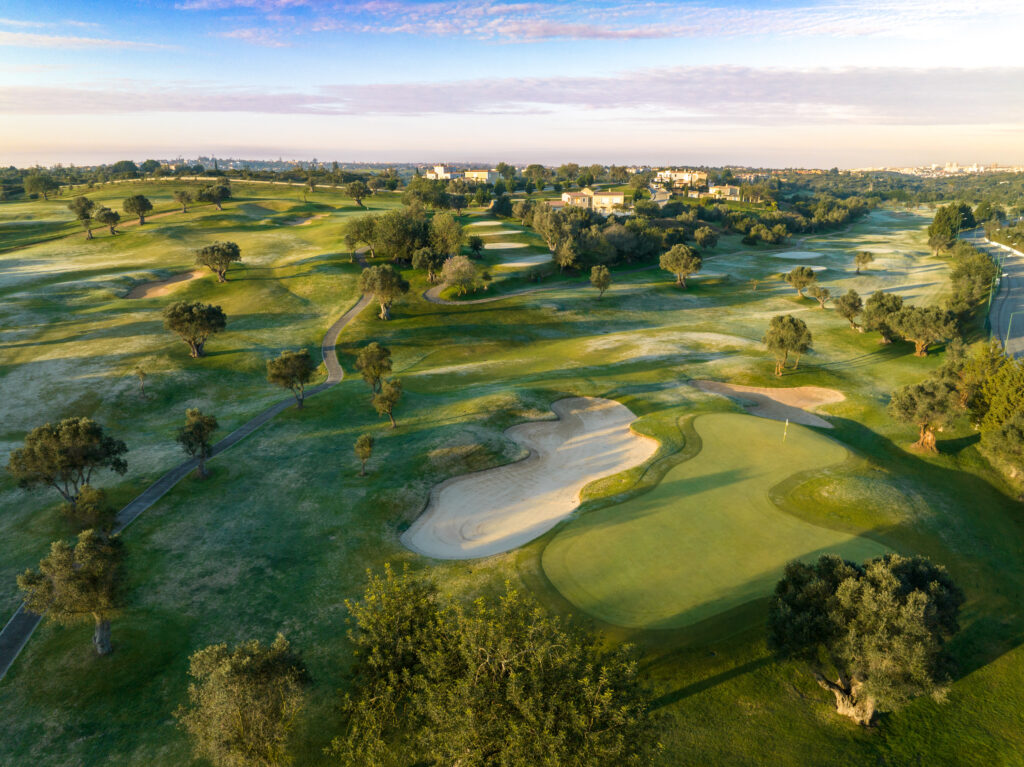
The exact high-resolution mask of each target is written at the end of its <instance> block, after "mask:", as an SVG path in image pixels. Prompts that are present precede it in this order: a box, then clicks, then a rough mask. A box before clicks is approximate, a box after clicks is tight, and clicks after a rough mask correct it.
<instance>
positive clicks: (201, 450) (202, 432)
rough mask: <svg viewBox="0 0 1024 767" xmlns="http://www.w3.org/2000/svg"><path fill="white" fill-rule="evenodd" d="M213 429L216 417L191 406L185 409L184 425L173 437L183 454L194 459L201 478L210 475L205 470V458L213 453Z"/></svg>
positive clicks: (215, 429) (215, 426)
mask: <svg viewBox="0 0 1024 767" xmlns="http://www.w3.org/2000/svg"><path fill="white" fill-rule="evenodd" d="M215 431H217V418H216V417H215V416H212V415H203V413H202V411H200V410H199V408H194V407H191V408H189V409H188V410H186V411H185V425H184V426H181V427H179V428H178V433H177V434H176V435H175V437H174V439H175V441H176V442H177V443H178V444H179V445H181V449H182V450H184V451H185V455H187V456H188V457H189V458H195V459H196V461H197V462H198V467H197V471H198V473H199V476H200V478H202V479H206V478H207V477H208V476H210V473H209V472H208V471H207V470H206V460H207V459H208V458H209V457H210V456H211V455H213V442H212V437H213V433H214V432H215Z"/></svg>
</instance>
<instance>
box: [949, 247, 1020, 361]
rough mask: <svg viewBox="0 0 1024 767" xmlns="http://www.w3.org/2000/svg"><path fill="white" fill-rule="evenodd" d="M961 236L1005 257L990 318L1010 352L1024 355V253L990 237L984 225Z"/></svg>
mask: <svg viewBox="0 0 1024 767" xmlns="http://www.w3.org/2000/svg"><path fill="white" fill-rule="evenodd" d="M961 237H962V238H963V239H964V240H966V241H967V242H969V243H971V244H972V245H974V246H975V247H976V248H978V249H979V250H981V251H984V252H986V253H988V254H989V255H990V256H991V257H992V258H993V259H994V260H995V261H996V263H999V261H1000V260H1002V263H1003V272H1002V278H1001V279H1000V280H999V288H998V289H997V290H996V293H995V295H993V296H992V306H991V307H990V308H989V313H988V319H989V322H990V323H991V326H992V335H993V336H994V337H995V338H998V339H999V343H1001V344H1002V345H1003V349H1004V350H1005V351H1006V353H1007V354H1008V355H1009V356H1010V357H1013V358H1015V359H1019V358H1021V357H1024V253H1021V252H1020V251H1018V250H1014V249H1013V248H1009V247H1007V246H1006V245H1000V244H999V243H997V242H990V241H989V240H986V239H985V234H984V232H983V231H981V230H980V229H975V230H972V231H970V232H965V233H964V234H962V235H961Z"/></svg>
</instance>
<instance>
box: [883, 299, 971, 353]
mask: <svg viewBox="0 0 1024 767" xmlns="http://www.w3.org/2000/svg"><path fill="white" fill-rule="evenodd" d="M887 323H888V325H889V327H890V328H892V330H893V331H895V332H896V333H898V334H899V335H900V336H902V337H903V338H905V339H907V340H908V341H913V342H914V356H915V357H926V356H927V355H928V347H929V346H930V345H932V344H934V343H938V342H939V341H948V340H949V339H951V338H953V337H954V336H955V335H956V332H957V324H956V317H955V316H954V315H953V313H952V312H950V311H947V310H944V309H940V308H939V307H937V306H904V307H903V308H902V309H900V310H899V311H898V312H896V313H894V314H893V315H892V316H891V317H889V319H888V320H887Z"/></svg>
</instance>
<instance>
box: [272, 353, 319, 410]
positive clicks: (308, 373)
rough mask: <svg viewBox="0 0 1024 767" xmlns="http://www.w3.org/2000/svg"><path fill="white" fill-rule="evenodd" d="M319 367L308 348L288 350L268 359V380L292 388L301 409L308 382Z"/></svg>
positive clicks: (282, 386)
mask: <svg viewBox="0 0 1024 767" xmlns="http://www.w3.org/2000/svg"><path fill="white" fill-rule="evenodd" d="M317 367H318V365H317V363H315V362H313V359H312V358H311V357H310V356H309V350H308V349H302V350H300V351H297V352H290V351H287V350H286V351H283V352H281V354H280V355H278V356H277V357H276V358H275V359H272V360H267V381H268V383H272V384H276V385H277V386H280V387H281V388H282V389H289V390H291V393H292V394H294V395H295V401H296V402H297V403H298V405H299V409H300V410H301V409H302V405H303V404H304V402H305V399H306V384H308V383H309V382H310V381H311V380H313V374H314V373H315V372H316V369H317Z"/></svg>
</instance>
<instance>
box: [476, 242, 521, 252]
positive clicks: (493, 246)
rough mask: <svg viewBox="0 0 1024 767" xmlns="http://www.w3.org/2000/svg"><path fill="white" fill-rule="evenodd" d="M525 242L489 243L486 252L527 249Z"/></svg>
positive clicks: (485, 246)
mask: <svg viewBox="0 0 1024 767" xmlns="http://www.w3.org/2000/svg"><path fill="white" fill-rule="evenodd" d="M525 247H526V243H525V242H488V243H487V244H486V245H484V250H511V249H512V248H525Z"/></svg>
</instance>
